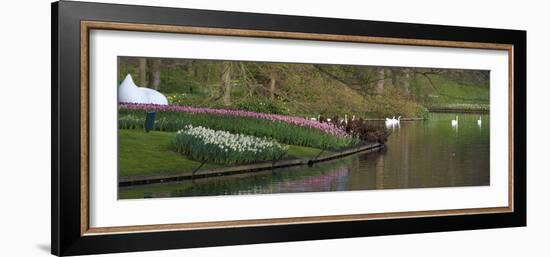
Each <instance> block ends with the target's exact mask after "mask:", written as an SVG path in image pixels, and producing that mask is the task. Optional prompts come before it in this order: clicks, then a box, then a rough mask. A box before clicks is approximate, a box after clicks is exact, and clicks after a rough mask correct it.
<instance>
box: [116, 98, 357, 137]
mask: <svg viewBox="0 0 550 257" xmlns="http://www.w3.org/2000/svg"><path fill="white" fill-rule="evenodd" d="M119 107H120V108H123V109H128V110H148V111H157V112H184V113H193V114H214V115H223V116H235V117H249V118H256V119H264V120H271V121H276V122H284V123H288V124H292V125H296V126H300V127H307V128H313V129H317V130H320V131H322V132H324V133H327V134H330V135H333V136H337V137H348V136H349V135H348V134H347V133H346V131H344V130H343V129H340V128H338V127H336V126H335V125H333V124H331V123H321V122H318V121H314V120H308V119H304V118H301V117H292V116H286V115H279V114H267V113H258V112H250V111H242V110H230V109H210V108H202V107H192V106H182V105H157V104H136V103H120V104H119Z"/></svg>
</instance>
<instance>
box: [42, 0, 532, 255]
mask: <svg viewBox="0 0 550 257" xmlns="http://www.w3.org/2000/svg"><path fill="white" fill-rule="evenodd" d="M525 85H526V32H525V31H517V30H503V29H488V28H467V27H453V26H440V25H424V24H408V23H394V22H382V21H362V20H345V19H332V18H316V17H301V16H285V15H272V14H254V13H237V12H222V11H207V10H192V9H177V8H166V7H146V6H130V5H114V4H100V3H84V2H73V1H69V2H65V1H61V2H56V3H54V4H53V5H52V97H53V99H52V113H53V115H52V253H53V254H56V255H79V254H94V253H109V252H126V251H143V250H160V249H175V248H190V247H201V246H221V245H234V244H253V243H268V242H283V241H298V240H313V239H331V238H344V237H359V236H376V235H392V234H404V233H423V232H437V231H453V230H466V229H484V228H500V227H515V226H525V225H526V198H525V194H526V169H525V166H526V164H525V156H526V146H525V139H526V118H525V117H526V116H525V111H526V96H525V93H526V89H525Z"/></svg>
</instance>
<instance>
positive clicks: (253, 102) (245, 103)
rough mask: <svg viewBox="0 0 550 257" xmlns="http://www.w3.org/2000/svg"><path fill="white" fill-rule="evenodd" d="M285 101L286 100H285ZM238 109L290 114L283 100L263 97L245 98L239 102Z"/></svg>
mask: <svg viewBox="0 0 550 257" xmlns="http://www.w3.org/2000/svg"><path fill="white" fill-rule="evenodd" d="M283 103H284V102H283ZM236 107H237V109H239V110H245V111H251V112H260V113H272V114H288V110H287V109H286V108H285V107H284V106H283V104H281V102H276V101H272V100H269V99H261V98H245V99H243V100H242V101H240V102H239V103H238V104H237V106H236Z"/></svg>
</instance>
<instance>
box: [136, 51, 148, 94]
mask: <svg viewBox="0 0 550 257" xmlns="http://www.w3.org/2000/svg"><path fill="white" fill-rule="evenodd" d="M138 61H139V65H138V76H139V85H140V86H142V87H144V86H146V85H147V59H145V58H139V60H138Z"/></svg>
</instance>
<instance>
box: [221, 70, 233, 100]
mask: <svg viewBox="0 0 550 257" xmlns="http://www.w3.org/2000/svg"><path fill="white" fill-rule="evenodd" d="M223 66H224V67H223V74H222V84H223V103H224V104H225V105H231V70H232V67H231V63H230V62H224V64H223Z"/></svg>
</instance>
